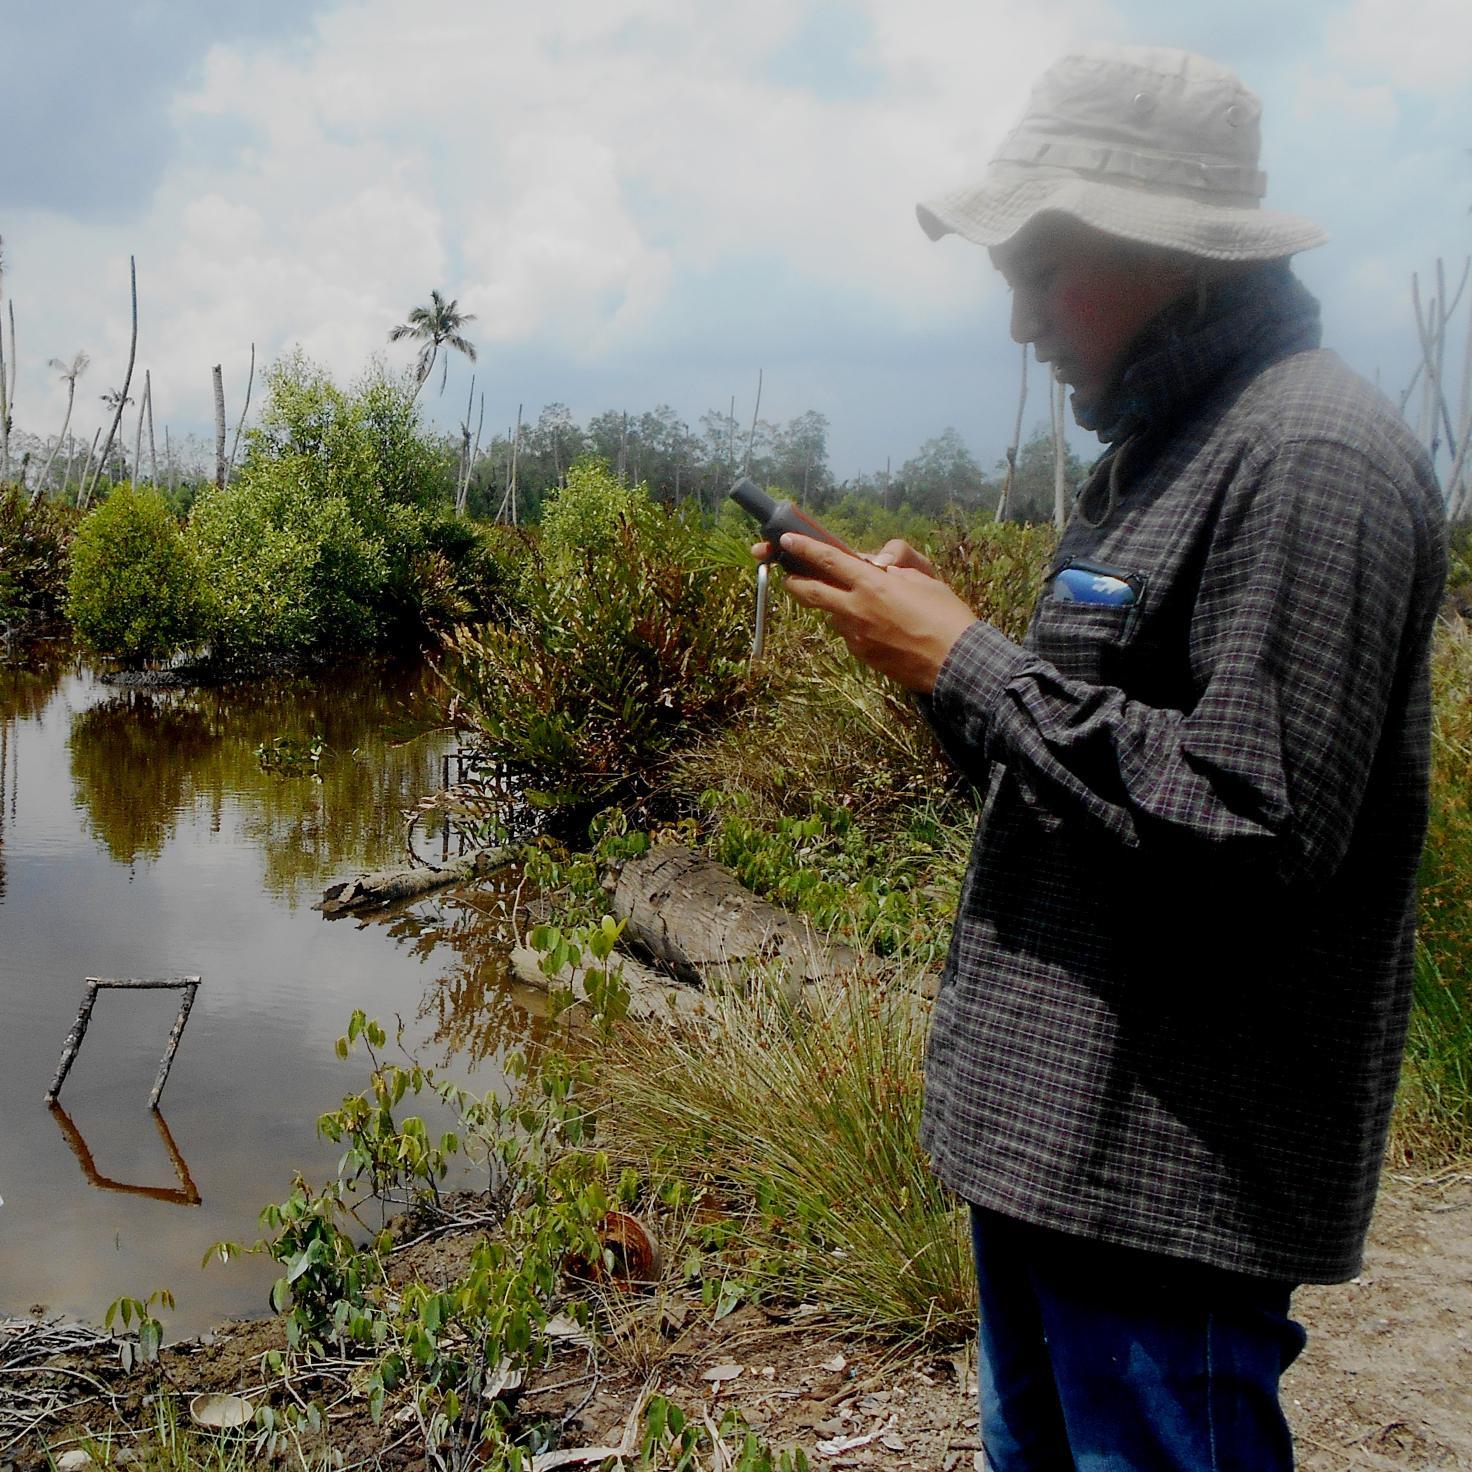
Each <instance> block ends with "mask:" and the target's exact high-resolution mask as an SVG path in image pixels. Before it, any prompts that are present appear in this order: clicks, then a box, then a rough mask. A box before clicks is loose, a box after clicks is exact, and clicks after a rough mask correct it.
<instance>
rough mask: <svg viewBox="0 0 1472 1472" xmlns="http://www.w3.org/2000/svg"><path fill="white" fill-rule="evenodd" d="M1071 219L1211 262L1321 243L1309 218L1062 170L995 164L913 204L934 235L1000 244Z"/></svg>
mask: <svg viewBox="0 0 1472 1472" xmlns="http://www.w3.org/2000/svg"><path fill="white" fill-rule="evenodd" d="M1050 213H1053V214H1063V215H1069V216H1071V217H1072V218H1073V219H1076V220H1079V221H1081V222H1082V223H1083V224H1085V225H1089V226H1091V227H1092V228H1093V229H1095V230H1100V231H1102V232H1104V233H1105V234H1106V235H1114V236H1117V237H1118V238H1120V239H1122V240H1131V241H1135V242H1136V243H1138V244H1141V245H1153V246H1158V247H1160V248H1161V249H1163V250H1174V251H1181V252H1183V253H1185V254H1187V255H1193V256H1200V257H1202V258H1204V259H1206V260H1213V261H1271V260H1280V259H1281V258H1283V257H1284V256H1291V255H1296V254H1297V253H1298V252H1299V251H1302V250H1311V249H1312V248H1313V247H1314V246H1318V245H1323V244H1324V242H1325V241H1326V240H1327V239H1328V236H1327V235H1325V233H1324V232H1323V231H1322V230H1321V229H1320V228H1319V227H1318V226H1317V225H1315V224H1314V223H1313V222H1312V221H1310V220H1304V219H1300V218H1299V217H1298V216H1296V215H1285V214H1280V213H1279V212H1277V211H1275V210H1264V209H1257V208H1245V207H1240V206H1233V205H1219V204H1207V203H1204V202H1201V201H1197V200H1194V199H1190V198H1186V197H1183V196H1182V195H1181V194H1180V193H1178V192H1172V191H1164V190H1155V189H1152V188H1150V187H1149V186H1147V185H1139V186H1131V185H1121V184H1111V183H1106V182H1104V181H1102V180H1098V179H1090V178H1085V177H1082V176H1080V175H1079V174H1076V173H1074V172H1072V171H1070V170H1067V169H1044V168H1007V167H1003V166H1001V165H998V164H993V165H992V167H991V169H990V170H988V173H987V177H986V180H985V182H983V183H982V184H980V185H979V186H977V187H976V188H972V189H962V190H957V191H955V192H954V193H951V194H946V195H942V196H941V197H940V198H938V199H935V200H931V201H928V202H924V203H921V204H918V205H916V206H915V214H916V216H917V217H918V218H919V221H920V225H921V228H922V229H923V230H924V231H925V233H926V234H927V235H928V236H930V238H931V239H932V240H939V239H940V238H941V237H942V236H944V235H952V234H954V235H960V236H962V237H963V238H965V239H966V240H971V241H975V242H976V244H977V245H985V246H998V245H1005V244H1006V243H1007V242H1008V241H1009V240H1011V239H1012V237H1013V236H1015V235H1016V234H1018V232H1019V231H1021V230H1022V229H1023V228H1024V227H1025V226H1026V225H1028V224H1029V223H1030V222H1031V221H1032V220H1034V219H1036V218H1037V217H1038V216H1039V215H1044V214H1050Z"/></svg>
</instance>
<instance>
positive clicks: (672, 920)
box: [608, 843, 876, 986]
mask: <svg viewBox="0 0 1472 1472" xmlns="http://www.w3.org/2000/svg"><path fill="white" fill-rule="evenodd" d="M608 882H610V883H611V884H612V889H613V911H614V914H615V915H616V916H618V917H619V918H620V919H622V920H624V921H625V922H626V923H625V927H624V937H625V939H626V940H627V941H629V942H630V943H632V944H635V945H638V946H640V947H642V948H643V949H644V950H646V951H648V952H649V954H650V955H651V956H653V957H654V959H655V960H657V961H660V962H662V963H663V964H664V965H665V966H667V967H669V969H670V971H671V972H672V973H673V974H674V975H676V976H678V977H679V978H680V979H681V980H683V981H689V982H694V983H696V984H699V985H704V984H706V983H708V982H716V983H720V982H724V981H738V980H740V978H741V975H742V973H743V971H744V970H745V969H746V968H747V967H749V966H750V965H752V964H753V963H760V964H775V965H777V966H779V967H782V968H784V969H785V970H786V972H787V975H788V978H789V979H790V981H791V982H792V983H794V984H795V985H797V986H801V985H802V984H803V983H806V982H812V981H817V980H818V979H819V978H821V977H824V976H832V975H834V974H836V973H841V972H860V971H862V972H871V971H874V970H875V969H876V963H875V961H874V959H873V958H872V957H868V956H865V955H864V954H863V953H862V952H860V951H856V950H854V949H853V947H851V946H845V945H833V944H830V943H829V942H828V941H827V940H826V939H825V938H824V937H823V936H821V935H819V934H818V933H817V932H816V931H815V930H814V929H813V927H812V926H811V925H809V924H808V922H807V921H805V920H803V919H802V918H801V917H799V916H796V915H792V914H789V913H788V912H787V911H786V910H781V909H778V908H777V906H776V905H771V904H768V903H767V901H766V900H763V899H759V898H758V897H757V896H756V895H754V894H752V893H751V891H750V890H748V889H745V888H744V887H743V886H742V884H741V882H740V881H739V880H738V879H737V878H736V876H735V875H734V874H733V873H732V872H731V871H730V870H729V869H727V868H724V867H723V866H722V865H720V864H717V863H714V862H713V861H712V860H710V859H707V858H705V857H704V856H703V855H701V854H698V853H696V852H695V851H694V850H693V849H689V848H686V847H685V846H684V845H683V844H673V843H672V844H662V845H660V846H659V847H658V848H654V849H651V850H650V851H649V852H648V853H647V854H643V855H641V856H640V857H638V858H636V859H629V860H628V861H626V862H625V863H624V865H623V866H622V868H621V869H620V870H619V871H618V873H617V875H616V876H611V877H610V880H609V881H608Z"/></svg>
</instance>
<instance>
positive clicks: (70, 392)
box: [31, 352, 90, 506]
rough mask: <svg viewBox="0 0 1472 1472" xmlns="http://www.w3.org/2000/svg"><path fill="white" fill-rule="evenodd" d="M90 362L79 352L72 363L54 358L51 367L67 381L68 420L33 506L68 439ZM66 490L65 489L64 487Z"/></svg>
mask: <svg viewBox="0 0 1472 1472" xmlns="http://www.w3.org/2000/svg"><path fill="white" fill-rule="evenodd" d="M89 361H90V360H89V359H88V357H87V355H86V353H82V352H79V353H78V354H77V355H76V357H74V358H73V359H72V360H71V362H70V363H63V362H62V361H61V359H60V358H53V359H52V360H51V364H50V366H51V367H52V368H55V369H56V371H57V372H58V373H60V374H61V376H62V377H63V378H64V379H65V380H66V418H65V419H63V420H62V421H61V433H60V434H59V435H57V437H56V443H55V444H54V445H52V447H51V453H50V454H49V455H47V457H46V464H45V466H44V467H43V469H42V471H41V479H40V480H39V481H37V482H36V490H35V493H34V494H33V495H32V496H31V504H32V505H33V506H34V505H35V504H36V502H37V501H39V500H40V499H41V493H42V492H43V491H44V490H45V489H46V477H47V476H48V475H50V474H51V462H52V461H53V460H54V459H56V452H57V451H58V450H59V449H60V448H61V446H62V442H63V441H64V440H65V439H66V432H67V429H68V427H69V426H70V425H71V422H72V405H73V403H75V402H76V397H77V380H78V379H79V378H80V377H81V376H82V375H83V374H84V373H85V372H86V371H87V364H88V362H89ZM63 490H65V487H63Z"/></svg>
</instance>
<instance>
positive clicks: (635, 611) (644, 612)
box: [446, 466, 750, 804]
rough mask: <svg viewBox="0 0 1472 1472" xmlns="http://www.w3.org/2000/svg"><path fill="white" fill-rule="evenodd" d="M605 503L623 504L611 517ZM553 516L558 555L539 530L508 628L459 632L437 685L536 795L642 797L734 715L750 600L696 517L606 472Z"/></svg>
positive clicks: (563, 497)
mask: <svg viewBox="0 0 1472 1472" xmlns="http://www.w3.org/2000/svg"><path fill="white" fill-rule="evenodd" d="M605 496H606V497H607V498H608V499H609V500H611V501H615V502H616V503H617V504H620V505H621V506H622V508H623V509H622V510H621V511H620V513H619V515H618V516H617V517H616V518H614V519H613V520H611V521H606V520H604V521H600V516H601V504H602V498H604V497H605ZM560 503H561V504H560ZM549 516H551V518H552V523H553V527H554V531H553V533H552V536H551V539H550V540H551V550H550V552H549V550H548V545H547V544H548V537H547V535H546V533H544V536H543V541H542V544H541V546H540V547H538V546H536V545H534V544H530V543H529V544H528V545H527V549H526V554H525V556H526V559H527V560H526V566H525V569H524V572H523V575H522V577H521V578H520V587H519V590H518V594H517V598H518V601H517V604H516V606H514V607H513V608H511V609H509V610H508V612H507V615H506V618H507V622H506V623H505V624H504V625H499V626H489V627H486V628H484V629H481V630H479V631H478V632H471V631H464V632H462V633H461V634H459V635H458V636H457V637H456V639H455V640H454V641H453V644H452V652H453V655H454V658H453V660H452V662H451V663H450V664H449V666H448V667H447V671H446V678H447V681H448V683H449V685H450V688H451V690H452V692H453V694H454V708H455V711H456V714H457V716H458V719H459V720H461V721H462V722H463V723H465V724H467V725H468V726H470V727H471V728H473V730H474V732H475V733H476V735H475V739H476V741H477V743H478V745H479V746H480V747H481V748H482V750H483V751H484V753H485V754H486V756H487V757H488V758H490V759H491V760H492V761H495V762H499V763H507V764H510V765H511V766H513V767H515V768H517V769H518V770H520V771H522V772H525V773H528V774H530V776H531V779H532V783H533V785H534V788H535V791H534V793H533V796H534V798H535V799H538V800H541V801H543V802H546V803H548V804H566V803H579V804H581V803H585V802H600V803H601V802H603V801H606V800H610V799H611V798H613V797H614V796H616V795H619V794H624V793H630V792H633V791H640V790H647V788H648V787H649V785H650V784H651V783H652V782H653V781H654V780H655V778H656V777H657V775H658V774H659V773H660V772H661V771H662V770H663V769H664V767H665V764H666V762H667V761H668V759H669V757H670V755H671V754H672V753H673V752H675V751H677V750H678V749H679V748H681V747H682V746H687V745H689V744H690V743H691V742H693V741H694V740H695V739H696V738H697V737H698V736H701V735H705V734H707V733H709V732H711V731H713V730H714V729H716V728H717V727H719V726H720V725H722V724H724V723H725V722H726V721H728V720H729V719H730V718H731V717H732V716H733V715H734V714H735V712H736V711H737V710H739V709H740V707H741V705H742V703H743V701H744V699H745V698H746V693H747V688H748V672H747V648H748V640H749V638H750V622H749V620H750V614H749V611H748V608H747V602H748V599H749V597H750V593H749V588H748V584H747V582H746V579H745V577H743V576H742V574H741V573H740V572H739V571H738V570H736V569H733V568H729V567H722V566H717V565H715V564H714V563H713V562H711V561H710V560H709V558H708V556H707V551H706V539H705V536H704V534H703V533H702V531H701V529H700V527H699V525H698V524H697V523H696V522H694V521H693V520H691V519H688V518H687V517H684V516H682V515H680V514H678V513H674V512H671V511H669V510H667V509H665V508H663V507H658V506H655V505H653V504H652V503H651V502H650V501H649V499H648V497H647V495H645V494H644V493H643V492H642V491H640V492H634V493H629V492H627V491H626V490H625V488H623V487H621V486H619V485H618V483H617V482H616V481H615V480H614V479H613V477H612V476H611V475H609V473H608V472H607V471H605V470H602V469H598V468H596V467H586V466H585V467H582V469H581V470H580V471H579V472H578V474H577V475H576V476H575V477H570V479H569V483H568V486H567V487H566V488H565V489H564V490H563V491H562V492H561V493H560V494H559V496H558V497H557V498H556V500H555V501H554V502H553V504H552V506H551V507H550V508H549ZM574 528H576V530H574ZM594 528H600V529H599V530H597V531H596V534H595V531H594Z"/></svg>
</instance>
